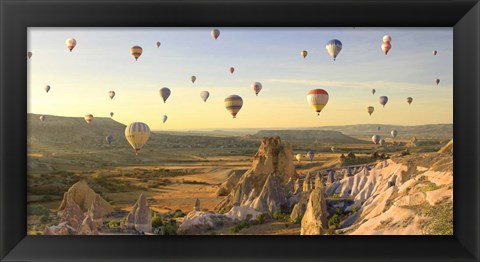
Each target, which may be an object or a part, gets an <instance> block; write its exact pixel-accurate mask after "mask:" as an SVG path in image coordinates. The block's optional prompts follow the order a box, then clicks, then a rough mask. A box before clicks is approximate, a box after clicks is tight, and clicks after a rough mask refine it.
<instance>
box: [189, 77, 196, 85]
mask: <svg viewBox="0 0 480 262" xmlns="http://www.w3.org/2000/svg"><path fill="white" fill-rule="evenodd" d="M195 80H197V77H196V76H191V77H190V81H192V84H193V83H195Z"/></svg>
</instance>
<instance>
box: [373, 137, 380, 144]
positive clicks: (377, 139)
mask: <svg viewBox="0 0 480 262" xmlns="http://www.w3.org/2000/svg"><path fill="white" fill-rule="evenodd" d="M372 141H373V143H375V145H378V143H379V142H380V136H379V135H374V136H372Z"/></svg>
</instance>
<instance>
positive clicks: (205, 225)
mask: <svg viewBox="0 0 480 262" xmlns="http://www.w3.org/2000/svg"><path fill="white" fill-rule="evenodd" d="M232 224H233V220H232V219H231V218H229V217H227V216H226V215H222V214H213V213H209V212H205V211H195V210H194V211H191V212H190V213H188V214H187V215H186V216H185V217H184V219H183V222H182V224H181V225H180V226H179V227H178V230H177V234H180V235H192V234H202V233H205V232H206V231H208V230H214V229H216V228H218V227H222V226H228V225H232Z"/></svg>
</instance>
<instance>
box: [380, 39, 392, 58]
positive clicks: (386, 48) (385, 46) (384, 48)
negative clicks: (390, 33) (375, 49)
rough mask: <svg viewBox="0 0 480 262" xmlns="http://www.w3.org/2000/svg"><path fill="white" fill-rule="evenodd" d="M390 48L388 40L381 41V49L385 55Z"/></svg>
mask: <svg viewBox="0 0 480 262" xmlns="http://www.w3.org/2000/svg"><path fill="white" fill-rule="evenodd" d="M390 49H392V45H391V44H390V42H383V44H382V50H383V53H384V54H385V55H386V54H388V51H390Z"/></svg>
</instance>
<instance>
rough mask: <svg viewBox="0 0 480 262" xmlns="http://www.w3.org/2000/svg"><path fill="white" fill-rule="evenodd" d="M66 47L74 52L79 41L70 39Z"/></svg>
mask: <svg viewBox="0 0 480 262" xmlns="http://www.w3.org/2000/svg"><path fill="white" fill-rule="evenodd" d="M65 45H66V46H67V48H68V49H70V52H72V50H73V49H74V48H75V46H76V45H77V40H75V39H74V38H69V39H67V41H65Z"/></svg>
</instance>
